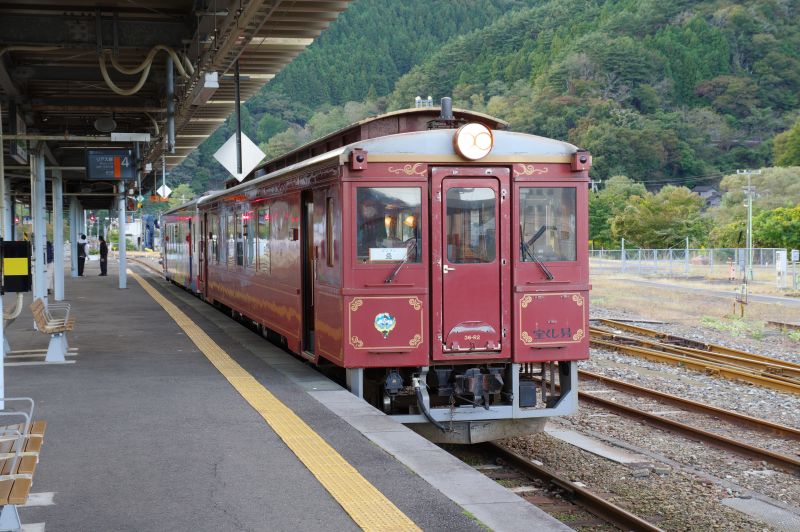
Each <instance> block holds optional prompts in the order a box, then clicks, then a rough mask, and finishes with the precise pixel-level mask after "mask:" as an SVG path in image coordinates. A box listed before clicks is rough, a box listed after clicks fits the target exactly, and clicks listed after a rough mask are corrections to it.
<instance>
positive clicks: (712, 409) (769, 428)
mask: <svg viewBox="0 0 800 532" xmlns="http://www.w3.org/2000/svg"><path fill="white" fill-rule="evenodd" d="M578 375H579V376H580V377H582V378H584V379H589V380H595V381H599V382H602V383H603V384H605V385H607V386H609V387H611V388H615V389H617V390H620V391H623V392H627V393H631V394H636V395H646V396H650V397H654V398H656V399H658V400H660V401H664V402H667V403H671V404H674V405H676V406H680V407H682V408H686V409H689V410H693V411H696V412H703V413H705V414H710V415H713V416H717V417H719V418H722V419H725V420H726V421H729V422H731V423H735V424H738V425H747V426H748V427H750V428H753V429H757V430H762V431H765V432H770V433H772V434H774V435H776V436H780V437H782V438H789V439H793V440H800V430H799V429H796V428H794V427H789V426H787V425H781V424H780V423H775V422H772V421H767V420H765V419H759V418H755V417H752V416H748V415H745V414H740V413H738V412H734V411H732V410H725V409H724V408H718V407H716V406H712V405H709V404H706V403H698V402H696V401H692V400H690V399H684V398H683V397H678V396H677V395H671V394H668V393H664V392H659V391H658V390H653V389H651V388H645V387H642V386H637V385H636V384H630V383H628V382H624V381H621V380H618V379H612V378H611V377H606V376H605V375H600V374H599V373H593V372H591V371H586V370H582V369H579V370H578Z"/></svg>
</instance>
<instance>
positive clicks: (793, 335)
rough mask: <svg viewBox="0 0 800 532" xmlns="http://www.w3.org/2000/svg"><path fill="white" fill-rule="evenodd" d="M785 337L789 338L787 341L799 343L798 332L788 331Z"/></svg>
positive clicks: (799, 335) (799, 336)
mask: <svg viewBox="0 0 800 532" xmlns="http://www.w3.org/2000/svg"><path fill="white" fill-rule="evenodd" d="M786 336H787V337H788V338H789V340H794V341H795V342H800V331H789V332H788V333H786Z"/></svg>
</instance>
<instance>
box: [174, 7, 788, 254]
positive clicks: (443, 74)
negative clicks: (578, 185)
mask: <svg viewBox="0 0 800 532" xmlns="http://www.w3.org/2000/svg"><path fill="white" fill-rule="evenodd" d="M799 9H800V7H799V5H798V3H797V2H796V1H786V2H784V1H778V0H754V1H753V2H734V1H733V0H715V1H714V2H711V1H710V0H674V1H664V0H619V1H613V2H612V1H603V0H487V1H477V0H476V1H470V0H431V1H428V2H421V1H419V0H408V1H403V2H397V1H390V0H357V1H355V2H353V3H352V4H351V5H350V7H349V8H348V10H347V11H346V12H345V13H343V14H342V16H340V17H339V19H338V20H337V21H336V22H335V23H333V24H332V25H331V27H330V28H329V29H328V30H327V31H325V32H324V33H323V34H322V35H321V36H320V37H319V38H318V39H317V41H316V42H315V43H314V44H313V45H312V46H310V47H309V49H308V50H306V51H305V52H303V53H302V54H301V55H300V56H299V57H298V58H297V59H295V60H294V61H293V62H292V63H291V64H290V65H289V66H287V67H286V68H285V69H284V70H283V71H282V72H281V73H280V75H279V76H278V77H277V78H276V79H275V80H273V81H272V82H271V83H269V84H268V85H267V86H266V87H265V88H264V89H263V90H262V91H260V92H259V93H258V94H257V95H256V96H254V97H253V98H251V100H250V101H249V102H248V103H247V104H246V106H245V107H246V110H245V112H244V114H243V127H244V129H245V133H246V134H247V135H249V136H250V137H251V138H252V139H253V140H254V141H255V142H256V143H257V144H259V145H260V146H262V149H265V151H266V152H267V153H268V156H269V157H274V156H277V155H279V154H281V153H283V152H285V151H287V150H290V149H293V148H294V147H296V146H298V145H299V144H302V143H304V142H308V141H309V140H311V139H313V138H316V137H319V136H321V135H324V134H327V133H329V132H331V131H333V130H335V129H337V128H338V127H342V126H343V125H345V124H348V123H351V122H353V121H355V120H358V119H361V118H363V117H364V116H367V115H368V114H375V113H380V112H384V111H386V110H387V109H389V110H392V109H399V108H404V107H409V106H410V105H411V102H413V99H414V97H415V96H418V95H419V96H422V97H426V96H428V95H431V96H433V98H434V100H436V101H438V99H439V98H441V97H442V96H452V97H453V98H454V103H455V105H456V106H458V107H465V108H471V109H475V110H477V111H482V112H487V113H489V114H492V115H495V116H498V117H500V118H502V119H505V120H507V121H509V122H510V123H511V127H512V129H514V130H517V131H524V132H529V133H535V134H539V135H543V136H548V137H553V138H558V139H563V140H567V141H569V142H572V143H574V144H576V145H580V146H581V147H584V148H587V149H589V150H590V151H591V152H592V153H593V155H594V163H595V164H594V167H593V169H592V177H593V178H594V179H603V180H607V179H608V178H609V177H610V176H614V175H626V176H629V177H630V178H632V179H634V180H636V181H641V182H645V183H647V184H648V188H650V189H651V190H656V189H657V188H658V187H660V186H662V185H664V184H668V183H675V184H682V185H687V186H689V187H691V186H693V185H695V184H707V183H708V182H709V181H707V179H706V176H708V175H709V174H716V173H719V172H730V171H732V170H734V169H736V168H757V167H762V166H769V165H771V164H773V156H774V161H775V162H776V163H777V164H782V165H797V164H800V156H797V152H798V148H797V146H798V141H797V138H796V137H798V136H800V135H799V134H796V133H797V130H798V128H800V126H798V125H795V127H794V128H792V129H789V128H791V124H792V122H793V121H794V120H795V119H796V117H797V113H798V111H800V99H799V98H800V96H799V95H800V12H799V11H798V10H799ZM782 131H783V132H784V133H782V134H781V135H779V136H778V137H777V138H775V136H776V134H778V133H780V132H782ZM232 133H233V128H232V124H231V120H228V121H227V122H226V123H225V124H224V125H223V126H222V127H221V128H220V129H219V130H218V131H217V132H216V133H214V135H212V137H211V138H210V139H209V140H208V141H207V142H206V143H204V144H203V145H202V146H201V147H200V149H198V150H197V151H196V152H195V153H194V154H192V156H190V157H189V158H188V159H187V160H186V161H185V162H184V164H183V165H181V167H179V168H177V169H175V171H174V172H173V176H172V177H173V179H172V180H171V181H170V184H171V185H173V186H174V183H177V182H187V181H189V180H191V184H192V189H193V191H194V192H195V193H197V192H200V191H202V190H205V189H208V188H215V187H219V186H221V184H222V182H223V181H224V180H225V179H226V178H227V172H226V171H225V170H224V169H222V168H221V167H220V166H219V165H218V164H217V163H216V162H215V161H214V160H213V153H214V152H215V151H216V149H217V148H218V147H219V146H220V145H221V144H222V142H224V140H225V139H226V138H228V137H229V136H230V135H231V134H232ZM773 138H775V140H774V144H773ZM773 146H774V152H773ZM773 153H774V155H773ZM601 194H602V193H601ZM592 209H593V212H592V215H591V216H592V219H591V220H590V223H591V224H592V238H593V239H594V240H595V241H596V243H599V244H601V245H606V244H611V243H613V242H614V241H615V240H616V237H615V236H612V235H611V229H610V222H609V219H610V218H611V217H613V216H616V215H618V214H620V210H621V209H622V207H620V206H619V205H616V204H615V205H610V204H608V202H605V201H601V200H598V199H597V198H594V199H593V200H592ZM738 223H739V222H738V219H727V220H722V221H719V224H718V226H719V227H720V228H721V227H722V226H728V225H730V226H731V227H730V231H728V233H730V235H729V236H730V238H734V237H735V233H736V231H737V229H736V228H737V227H738V226H737V225H736V224H738ZM726 238H727V237H726ZM699 239H700V237H698V241H699ZM634 240H635V239H634ZM660 245H661V246H663V245H665V244H664V243H662V244H660Z"/></svg>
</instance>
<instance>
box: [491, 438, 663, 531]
mask: <svg viewBox="0 0 800 532" xmlns="http://www.w3.org/2000/svg"><path fill="white" fill-rule="evenodd" d="M485 445H486V446H487V447H489V448H491V450H492V451H493V452H495V453H498V454H500V455H501V456H502V457H503V458H504V459H506V460H508V461H509V462H511V463H512V464H513V465H514V466H515V467H516V468H517V469H519V470H521V472H522V473H523V474H524V475H526V476H530V477H536V478H540V479H545V480H547V481H548V482H550V483H552V484H554V485H556V486H558V487H559V488H561V489H562V490H564V491H566V492H567V493H568V494H569V496H570V497H571V498H572V499H573V500H574V501H575V502H576V503H577V504H579V505H580V506H583V507H584V508H586V509H587V510H589V511H590V512H591V513H593V514H594V515H596V516H598V517H600V518H602V519H605V520H607V521H608V522H610V523H613V524H615V525H617V526H618V527H620V528H621V529H622V530H645V531H652V532H658V531H661V530H662V529H660V528H658V527H657V526H655V525H654V524H652V523H650V522H648V521H645V520H644V519H642V518H640V517H637V516H636V515H634V514H632V513H630V512H629V511H627V510H625V509H623V508H621V507H619V506H617V505H616V504H614V503H613V502H611V501H607V500H605V499H603V498H602V497H600V496H599V495H597V494H595V493H592V492H591V491H589V490H587V489H585V488H582V487H580V486H578V485H576V484H575V483H573V482H570V481H569V480H567V479H566V478H564V477H562V476H560V475H558V474H557V473H555V472H553V471H550V470H549V469H547V468H545V467H542V466H539V465H537V464H534V463H533V462H531V461H530V460H529V459H528V458H526V457H524V456H522V455H521V454H519V453H517V452H516V451H514V450H512V449H510V448H508V447H506V446H505V445H501V444H499V443H495V442H489V443H487V444H485Z"/></svg>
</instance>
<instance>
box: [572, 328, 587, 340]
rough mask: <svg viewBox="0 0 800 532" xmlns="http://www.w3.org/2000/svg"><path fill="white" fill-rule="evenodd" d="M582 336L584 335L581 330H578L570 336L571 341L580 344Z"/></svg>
mask: <svg viewBox="0 0 800 532" xmlns="http://www.w3.org/2000/svg"><path fill="white" fill-rule="evenodd" d="M584 336H585V333H584V332H583V329H578V332H576V333H575V334H573V335H572V339H573V340H575V341H576V342H580V341H581V340H582V339H583V337H584Z"/></svg>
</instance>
